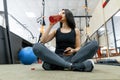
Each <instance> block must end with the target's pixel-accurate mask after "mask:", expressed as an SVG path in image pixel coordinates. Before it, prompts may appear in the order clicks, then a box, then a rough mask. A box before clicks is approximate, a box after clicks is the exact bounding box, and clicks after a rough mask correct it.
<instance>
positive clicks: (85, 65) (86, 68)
mask: <svg viewBox="0 0 120 80" xmlns="http://www.w3.org/2000/svg"><path fill="white" fill-rule="evenodd" d="M93 69H94V61H93V60H92V59H88V60H86V61H84V62H82V63H75V64H74V65H73V66H72V70H73V71H82V72H91V71H92V70H93Z"/></svg>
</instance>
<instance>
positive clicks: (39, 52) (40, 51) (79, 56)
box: [33, 41, 98, 69]
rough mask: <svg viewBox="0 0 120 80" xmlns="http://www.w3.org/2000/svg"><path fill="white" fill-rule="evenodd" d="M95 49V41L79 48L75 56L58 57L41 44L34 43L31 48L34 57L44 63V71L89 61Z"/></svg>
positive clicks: (96, 45)
mask: <svg viewBox="0 0 120 80" xmlns="http://www.w3.org/2000/svg"><path fill="white" fill-rule="evenodd" d="M97 49H98V43H97V42H96V41H90V42H88V43H86V44H85V45H84V46H83V47H81V48H80V50H79V51H78V52H77V53H76V54H75V55H71V56H62V57H60V56H59V55H57V54H56V53H54V52H52V51H50V50H49V49H48V48H47V47H45V46H44V45H43V44H41V43H36V44H34V46H33V51H34V53H35V55H36V56H37V57H39V58H40V59H42V61H44V63H43V68H44V69H45V68H46V67H47V68H48V69H49V68H51V69H64V68H70V67H71V65H72V64H73V63H82V62H84V61H85V60H87V59H91V58H92V57H93V56H94V55H95V54H96V52H97ZM47 68H46V69H47Z"/></svg>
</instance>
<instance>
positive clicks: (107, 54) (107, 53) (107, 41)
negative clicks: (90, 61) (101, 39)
mask: <svg viewBox="0 0 120 80" xmlns="http://www.w3.org/2000/svg"><path fill="white" fill-rule="evenodd" d="M102 2H103V0H102ZM103 20H104V27H105V35H106V43H107V51H106V56H107V57H108V58H109V57H110V52H109V40H108V34H107V25H106V21H105V11H104V8H103Z"/></svg>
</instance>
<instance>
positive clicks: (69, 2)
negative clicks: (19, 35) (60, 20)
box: [0, 0, 99, 36]
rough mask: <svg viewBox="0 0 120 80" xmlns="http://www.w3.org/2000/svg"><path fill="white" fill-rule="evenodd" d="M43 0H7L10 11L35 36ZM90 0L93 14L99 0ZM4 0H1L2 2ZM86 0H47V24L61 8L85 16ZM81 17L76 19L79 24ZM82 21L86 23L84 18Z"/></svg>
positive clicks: (90, 11) (89, 4)
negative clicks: (51, 16)
mask: <svg viewBox="0 0 120 80" xmlns="http://www.w3.org/2000/svg"><path fill="white" fill-rule="evenodd" d="M42 1H43V0H7V4H8V13H9V14H11V15H13V16H14V17H15V18H16V19H17V20H18V21H20V22H21V23H22V24H23V25H25V26H26V27H27V28H28V29H29V30H30V31H31V32H32V33H33V35H34V36H38V34H39V30H38V29H39V28H40V23H37V19H38V18H39V17H41V16H42V13H43V5H42ZM87 1H88V10H89V12H88V14H89V15H92V13H93V11H94V9H95V7H96V6H97V4H98V2H99V0H87ZM1 2H2V0H0V4H1ZM84 6H85V0H45V22H46V26H47V25H48V24H49V21H48V17H49V16H50V15H53V14H57V13H58V12H59V11H60V10H61V9H65V8H67V9H70V10H71V11H72V12H73V15H74V16H85V8H84ZM27 13H31V14H32V15H33V16H31V17H28V16H27ZM79 19H80V18H77V19H76V21H77V23H78V24H79ZM81 23H83V24H84V23H85V21H84V20H82V21H81Z"/></svg>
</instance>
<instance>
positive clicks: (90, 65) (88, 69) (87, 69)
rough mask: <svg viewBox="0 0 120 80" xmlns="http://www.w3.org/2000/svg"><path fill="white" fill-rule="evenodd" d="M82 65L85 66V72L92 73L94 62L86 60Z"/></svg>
mask: <svg viewBox="0 0 120 80" xmlns="http://www.w3.org/2000/svg"><path fill="white" fill-rule="evenodd" d="M83 64H84V65H85V69H84V71H85V72H92V71H93V69H94V61H93V60H92V59H88V60H86V61H84V62H83Z"/></svg>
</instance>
